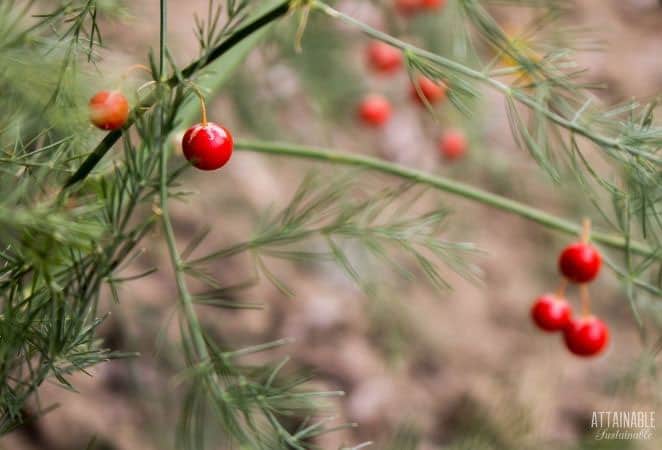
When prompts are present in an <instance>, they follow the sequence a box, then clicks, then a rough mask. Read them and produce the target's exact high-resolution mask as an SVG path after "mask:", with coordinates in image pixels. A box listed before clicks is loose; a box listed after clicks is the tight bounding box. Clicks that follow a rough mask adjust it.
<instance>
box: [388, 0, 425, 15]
mask: <svg viewBox="0 0 662 450" xmlns="http://www.w3.org/2000/svg"><path fill="white" fill-rule="evenodd" d="M422 7H423V1H422V0H395V10H396V11H397V12H398V13H400V15H402V16H405V17H411V16H413V15H414V14H416V13H418V12H420V10H421V8H422Z"/></svg>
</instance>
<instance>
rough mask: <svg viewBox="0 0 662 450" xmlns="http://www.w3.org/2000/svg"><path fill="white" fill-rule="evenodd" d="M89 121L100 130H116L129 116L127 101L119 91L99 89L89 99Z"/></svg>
mask: <svg viewBox="0 0 662 450" xmlns="http://www.w3.org/2000/svg"><path fill="white" fill-rule="evenodd" d="M89 106H90V121H91V122H92V123H93V124H94V125H95V126H96V127H97V128H101V129H102V130H118V129H120V128H122V127H123V126H124V124H126V121H127V119H128V118H129V102H128V101H127V100H126V97H124V95H122V93H121V92H119V91H101V92H98V93H96V94H95V95H94V97H92V98H91V99H90V104H89Z"/></svg>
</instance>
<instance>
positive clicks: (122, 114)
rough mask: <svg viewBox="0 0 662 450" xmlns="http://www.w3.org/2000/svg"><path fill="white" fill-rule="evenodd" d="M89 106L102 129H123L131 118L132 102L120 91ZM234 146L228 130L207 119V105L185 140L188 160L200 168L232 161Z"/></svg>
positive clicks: (103, 95) (92, 118)
mask: <svg viewBox="0 0 662 450" xmlns="http://www.w3.org/2000/svg"><path fill="white" fill-rule="evenodd" d="M201 101H202V98H201ZM89 107H90V121H91V122H92V124H94V125H95V126H96V127H97V128H100V129H102V130H106V131H113V130H119V129H121V128H123V127H124V125H126V123H127V121H128V118H129V102H128V101H127V99H126V97H125V96H124V95H123V94H122V93H121V92H119V91H101V92H98V93H97V94H95V95H94V96H93V97H92V98H91V99H90V103H89ZM233 147H234V141H233V139H232V135H231V134H230V132H229V131H228V130H227V129H225V128H223V127H222V126H220V125H217V124H215V123H212V122H207V117H206V112H205V108H204V104H203V107H202V122H201V123H199V124H197V125H194V126H192V127H191V128H189V129H188V130H187V131H186V133H185V134H184V138H183V139H182V150H183V152H184V156H185V157H186V159H187V160H188V161H189V162H190V163H191V164H193V166H195V167H197V168H198V169H200V170H216V169H219V168H221V167H223V166H224V165H225V164H227V162H228V161H229V160H230V157H231V156H232V149H233Z"/></svg>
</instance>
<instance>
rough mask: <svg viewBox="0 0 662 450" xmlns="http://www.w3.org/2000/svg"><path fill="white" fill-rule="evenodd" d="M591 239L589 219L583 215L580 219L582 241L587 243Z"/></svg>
mask: <svg viewBox="0 0 662 450" xmlns="http://www.w3.org/2000/svg"><path fill="white" fill-rule="evenodd" d="M590 239H591V219H589V218H588V217H585V218H584V219H582V242H583V243H584V244H588V241H589V240H590Z"/></svg>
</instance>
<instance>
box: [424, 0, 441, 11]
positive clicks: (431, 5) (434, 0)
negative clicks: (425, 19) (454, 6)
mask: <svg viewBox="0 0 662 450" xmlns="http://www.w3.org/2000/svg"><path fill="white" fill-rule="evenodd" d="M445 4H446V0H421V7H422V8H423V9H428V10H433V9H439V8H441V7H442V6H444V5H445Z"/></svg>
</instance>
